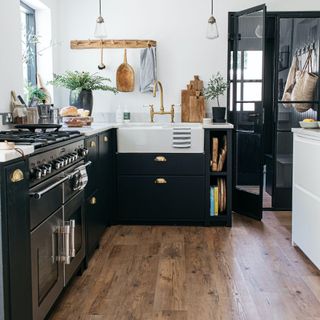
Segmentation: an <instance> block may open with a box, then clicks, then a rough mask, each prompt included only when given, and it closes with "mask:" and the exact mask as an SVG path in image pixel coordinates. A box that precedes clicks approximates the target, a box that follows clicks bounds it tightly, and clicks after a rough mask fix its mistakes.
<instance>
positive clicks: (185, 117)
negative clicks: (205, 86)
mask: <svg viewBox="0 0 320 320" xmlns="http://www.w3.org/2000/svg"><path fill="white" fill-rule="evenodd" d="M189 101H190V85H188V86H187V90H182V91H181V121H182V122H189V117H190V108H189Z"/></svg>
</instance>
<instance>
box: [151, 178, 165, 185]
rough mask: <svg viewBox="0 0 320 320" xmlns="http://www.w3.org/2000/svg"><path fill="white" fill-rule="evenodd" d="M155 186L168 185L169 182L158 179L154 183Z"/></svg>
mask: <svg viewBox="0 0 320 320" xmlns="http://www.w3.org/2000/svg"><path fill="white" fill-rule="evenodd" d="M154 183H155V184H167V180H166V179H164V178H158V179H156V180H155V181H154Z"/></svg>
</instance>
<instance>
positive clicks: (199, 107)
mask: <svg viewBox="0 0 320 320" xmlns="http://www.w3.org/2000/svg"><path fill="white" fill-rule="evenodd" d="M200 94H201V92H200V91H197V92H196V95H195V96H190V98H189V110H190V114H189V122H202V121H203V118H204V111H205V108H204V96H201V95H200Z"/></svg>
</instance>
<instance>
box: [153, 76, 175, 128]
mask: <svg viewBox="0 0 320 320" xmlns="http://www.w3.org/2000/svg"><path fill="white" fill-rule="evenodd" d="M158 85H159V87H160V111H154V106H153V105H150V121H151V122H154V116H155V115H156V114H158V115H170V116H171V122H172V123H173V122H174V105H171V109H170V111H165V108H164V105H163V87H162V83H161V82H160V81H155V82H154V85H153V96H154V97H156V95H157V86H158Z"/></svg>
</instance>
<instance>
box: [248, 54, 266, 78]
mask: <svg viewBox="0 0 320 320" xmlns="http://www.w3.org/2000/svg"><path fill="white" fill-rule="evenodd" d="M262 63H263V56H262V51H261V50H260V51H257V50H255V51H245V52H244V67H243V78H244V79H245V80H262Z"/></svg>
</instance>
